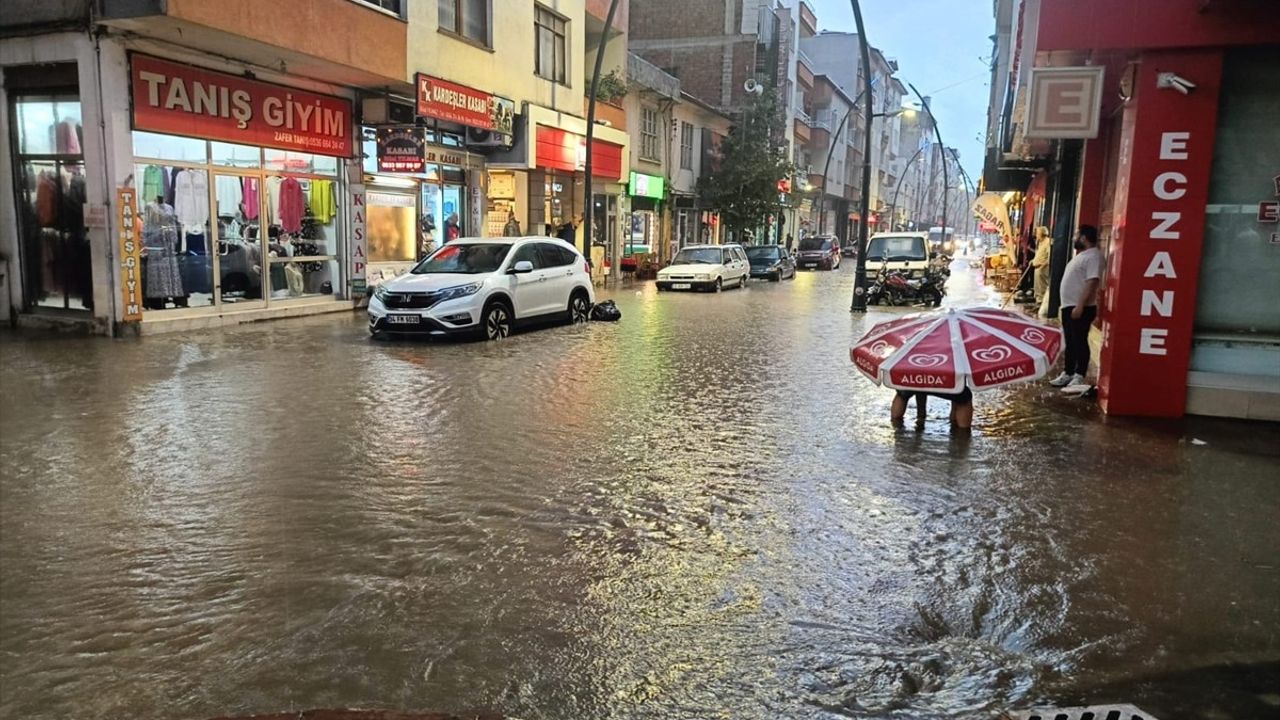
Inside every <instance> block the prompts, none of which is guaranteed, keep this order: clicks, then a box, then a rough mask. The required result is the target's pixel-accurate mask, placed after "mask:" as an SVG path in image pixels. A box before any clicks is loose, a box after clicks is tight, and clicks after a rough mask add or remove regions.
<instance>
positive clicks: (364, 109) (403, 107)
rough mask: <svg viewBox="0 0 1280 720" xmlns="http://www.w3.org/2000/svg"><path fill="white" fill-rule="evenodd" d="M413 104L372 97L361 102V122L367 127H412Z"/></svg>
mask: <svg viewBox="0 0 1280 720" xmlns="http://www.w3.org/2000/svg"><path fill="white" fill-rule="evenodd" d="M413 116H414V107H413V104H412V103H409V102H407V101H402V100H397V99H395V98H388V97H370V98H365V99H363V100H361V101H360V121H361V122H363V123H364V124H365V125H412V124H413V120H414V117H413Z"/></svg>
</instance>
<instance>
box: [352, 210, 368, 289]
mask: <svg viewBox="0 0 1280 720" xmlns="http://www.w3.org/2000/svg"><path fill="white" fill-rule="evenodd" d="M349 192H350V193H351V195H350V197H351V294H352V296H355V295H363V294H365V283H366V282H367V281H366V275H367V273H368V270H369V236H368V234H367V233H366V228H365V210H366V205H365V192H364V185H352V186H351V189H350V191H349Z"/></svg>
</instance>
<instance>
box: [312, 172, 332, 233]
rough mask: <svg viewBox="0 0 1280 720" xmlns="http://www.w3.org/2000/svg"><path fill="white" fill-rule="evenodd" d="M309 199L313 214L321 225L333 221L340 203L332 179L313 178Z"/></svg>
mask: <svg viewBox="0 0 1280 720" xmlns="http://www.w3.org/2000/svg"><path fill="white" fill-rule="evenodd" d="M308 200H310V201H311V214H312V215H313V216H314V217H315V219H316V220H317V221H318V222H319V223H320V224H321V225H328V224H329V223H331V222H333V218H334V217H335V216H337V214H338V203H337V200H336V198H335V197H334V187H333V181H332V180H312V181H311V192H310V195H309V197H308Z"/></svg>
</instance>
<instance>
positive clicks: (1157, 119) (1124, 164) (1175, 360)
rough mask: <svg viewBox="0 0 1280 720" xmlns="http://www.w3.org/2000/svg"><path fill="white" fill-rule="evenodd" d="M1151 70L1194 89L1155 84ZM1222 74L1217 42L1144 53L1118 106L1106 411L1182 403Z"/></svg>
mask: <svg viewBox="0 0 1280 720" xmlns="http://www.w3.org/2000/svg"><path fill="white" fill-rule="evenodd" d="M1158 72H1176V73H1177V74H1178V75H1181V76H1182V77H1185V78H1188V79H1190V80H1192V81H1193V82H1195V83H1196V86H1197V87H1196V90H1195V92H1193V93H1190V94H1189V95H1183V94H1182V93H1178V92H1174V91H1172V90H1162V89H1157V88H1156V74H1157V73H1158ZM1221 77H1222V51H1221V50H1219V49H1211V50H1195V49H1187V50H1176V51H1168V52H1153V53H1147V54H1144V55H1143V58H1142V66H1141V68H1140V70H1139V74H1138V83H1137V87H1138V93H1137V96H1136V98H1135V101H1134V102H1132V103H1130V104H1129V105H1128V106H1127V107H1126V108H1125V111H1124V116H1123V119H1122V128H1121V133H1122V135H1121V142H1120V147H1121V148H1125V149H1122V150H1121V153H1122V155H1121V157H1120V158H1119V169H1118V171H1117V180H1116V200H1115V211H1114V218H1113V224H1112V237H1111V244H1110V247H1109V249H1108V259H1107V271H1106V280H1105V283H1106V293H1105V295H1104V298H1105V303H1106V312H1105V313H1104V315H1103V317H1104V321H1103V333H1102V335H1103V345H1102V360H1101V362H1100V363H1099V368H1100V372H1099V378H1098V396H1099V399H1100V400H1101V402H1102V407H1103V409H1104V410H1106V411H1107V412H1108V413H1110V414H1116V415H1146V416H1156V417H1178V416H1181V415H1182V414H1183V412H1184V411H1185V409H1186V399H1187V392H1186V387H1187V369H1188V366H1189V364H1190V359H1191V345H1192V342H1191V341H1192V328H1193V327H1194V324H1195V317H1196V290H1197V282H1198V280H1199V277H1200V256H1201V251H1202V249H1203V245H1204V228H1205V205H1206V203H1207V202H1208V200H1209V175H1210V172H1211V170H1212V166H1213V152H1214V136H1215V132H1216V129H1217V118H1218V92H1219V88H1220V86H1221Z"/></svg>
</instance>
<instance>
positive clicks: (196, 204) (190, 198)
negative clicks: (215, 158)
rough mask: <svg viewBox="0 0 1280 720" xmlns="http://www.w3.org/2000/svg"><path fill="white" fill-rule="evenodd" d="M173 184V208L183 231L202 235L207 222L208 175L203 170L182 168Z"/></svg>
mask: <svg viewBox="0 0 1280 720" xmlns="http://www.w3.org/2000/svg"><path fill="white" fill-rule="evenodd" d="M174 185H175V187H174V190H173V209H174V210H175V211H177V213H178V222H179V223H180V224H181V225H182V229H183V232H186V233H188V234H192V235H203V234H204V231H205V225H207V224H208V223H209V177H208V176H207V175H205V172H204V171H203V170H183V171H182V173H181V174H179V175H178V178H177V180H176V181H175V182H174Z"/></svg>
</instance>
